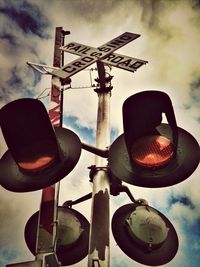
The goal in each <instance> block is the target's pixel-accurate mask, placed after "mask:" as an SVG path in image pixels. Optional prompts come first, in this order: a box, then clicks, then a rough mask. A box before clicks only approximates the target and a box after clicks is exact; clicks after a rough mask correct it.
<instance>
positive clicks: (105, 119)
mask: <svg viewBox="0 0 200 267" xmlns="http://www.w3.org/2000/svg"><path fill="white" fill-rule="evenodd" d="M97 67H98V73H99V83H100V88H99V89H97V90H96V92H97V94H98V112H97V129H96V147H97V148H100V149H105V148H106V147H107V146H108V145H109V143H110V142H109V140H110V126H109V124H110V88H109V87H106V86H105V69H104V65H103V63H102V62H98V63H97ZM95 164H96V166H95V169H94V173H93V193H92V214H91V228H90V243H89V255H88V267H96V266H98V267H108V266H109V265H110V260H109V259H110V248H109V228H110V225H109V219H110V211H109V210H110V207H109V195H110V184H109V176H108V172H107V160H106V159H105V158H102V157H99V156H96V157H95Z"/></svg>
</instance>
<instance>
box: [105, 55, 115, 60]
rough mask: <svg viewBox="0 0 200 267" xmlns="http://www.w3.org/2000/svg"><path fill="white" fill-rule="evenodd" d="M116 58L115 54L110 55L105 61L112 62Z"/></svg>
mask: <svg viewBox="0 0 200 267" xmlns="http://www.w3.org/2000/svg"><path fill="white" fill-rule="evenodd" d="M113 58H115V55H114V54H110V55H108V56H107V57H105V60H108V61H111V59H113Z"/></svg>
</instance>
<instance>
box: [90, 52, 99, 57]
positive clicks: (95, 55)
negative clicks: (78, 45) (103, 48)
mask: <svg viewBox="0 0 200 267" xmlns="http://www.w3.org/2000/svg"><path fill="white" fill-rule="evenodd" d="M101 55H102V53H98V52H92V53H91V54H90V56H91V57H97V58H99V57H100V56H101Z"/></svg>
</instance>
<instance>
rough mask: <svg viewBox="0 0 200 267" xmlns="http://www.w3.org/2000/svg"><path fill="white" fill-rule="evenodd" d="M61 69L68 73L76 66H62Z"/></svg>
mask: <svg viewBox="0 0 200 267" xmlns="http://www.w3.org/2000/svg"><path fill="white" fill-rule="evenodd" d="M63 70H64V71H66V72H68V73H72V72H73V71H75V70H76V68H74V67H72V66H66V67H65V68H63Z"/></svg>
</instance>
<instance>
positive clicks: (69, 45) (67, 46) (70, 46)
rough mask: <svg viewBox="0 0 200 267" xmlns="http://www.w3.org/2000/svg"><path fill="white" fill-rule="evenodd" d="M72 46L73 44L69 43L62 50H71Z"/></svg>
mask: <svg viewBox="0 0 200 267" xmlns="http://www.w3.org/2000/svg"><path fill="white" fill-rule="evenodd" d="M74 46H75V44H73V43H70V44H67V45H65V46H64V48H66V49H70V48H72V47H74Z"/></svg>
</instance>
